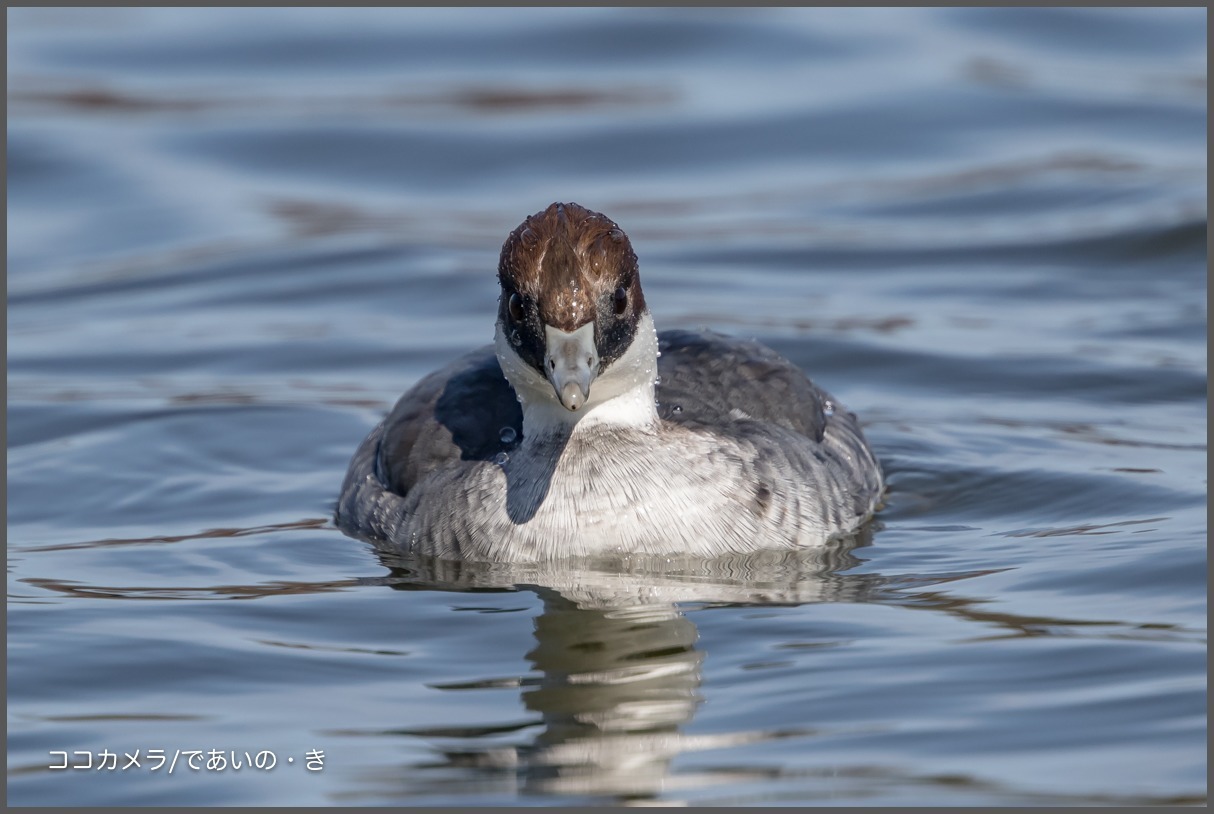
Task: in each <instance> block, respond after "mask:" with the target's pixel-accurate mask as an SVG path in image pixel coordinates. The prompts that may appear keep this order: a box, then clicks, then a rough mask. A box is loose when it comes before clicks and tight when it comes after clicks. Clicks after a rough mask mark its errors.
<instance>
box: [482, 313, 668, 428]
mask: <svg viewBox="0 0 1214 814" xmlns="http://www.w3.org/2000/svg"><path fill="white" fill-rule="evenodd" d="M494 347H495V349H496V351H497V359H498V362H499V363H500V364H501V366H502V371H503V372H504V373H505V374H506V378H507V379H509V380H510V384H511V385H513V386H514V390H515V392H516V393H517V394H518V396H519V401H520V403H521V404H522V406H523V439H524V443H526V442H527V439H540V438H543V437H546V436H551V435H554V434H569V433H572V432H582V431H584V430H586V429H589V428H591V427H603V426H614V427H620V428H624V427H629V428H633V429H640V430H652V429H653V428H654V427H655V426H656V425H657V420H658V413H657V406H656V405H655V403H654V387H655V379H656V377H657V366H658V334H657V330H656V329H655V328H654V326H653V317H652V316H651V315H650V313H649V311H648V310H646V311H645V312H644V313H642V314H641V316H640V319H638V321H637V330H636V335H635V336H634V337H633V340H632V344H631V345H629V346H628V350H627V352H625V353H624V355H623V356H621V357H620V358H618V359H616V360H615V361H614V362H613V363H612V364H611V365H610V366H609V367H607V368H605V369H603V370H601V371H600V372H599V374H598V376H597V377H596V378H595V379H594V381H593V382H592V383H591V385H590V397H589V398H588V399H587V400H586V403H585V405H584V406H583V407H581V408H580V409H578V410H576V411H574V410H568V409H566V408H565V406H564V405H562V404H561V402H560V399H558V398H557V394H556V391H555V390H554V389H553V386H552V382H550V381H549V380H548V379H547V378H546V377H544V375H543V374H541V373H540V372H539V371H537V370H535V369H534V368H533V367H531V366H530V365H529V364H527V363H526V362H524V361H523V360H522V359H521V358H520V357H519V355H518V353H516V352H515V350H514V348H513V347H511V345H510V343H509V342H508V341H507V340H506V335H505V332H504V331H503V330H502V325H501V322H500V321H499V322H498V325H497V331H496V333H495V335H494Z"/></svg>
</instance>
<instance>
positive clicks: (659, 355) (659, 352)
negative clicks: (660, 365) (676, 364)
mask: <svg viewBox="0 0 1214 814" xmlns="http://www.w3.org/2000/svg"><path fill="white" fill-rule="evenodd" d="M658 358H659V359H661V358H662V352H661V351H658Z"/></svg>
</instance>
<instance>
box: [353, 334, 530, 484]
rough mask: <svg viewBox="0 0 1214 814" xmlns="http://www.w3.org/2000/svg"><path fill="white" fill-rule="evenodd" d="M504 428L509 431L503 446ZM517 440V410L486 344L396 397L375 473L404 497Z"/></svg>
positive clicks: (520, 415)
mask: <svg viewBox="0 0 1214 814" xmlns="http://www.w3.org/2000/svg"><path fill="white" fill-rule="evenodd" d="M505 429H510V430H513V431H514V437H513V439H510V440H508V441H507V442H503V440H502V430H505ZM522 436H523V411H522V408H521V407H520V406H519V403H518V399H517V398H516V397H515V393H514V388H513V387H511V386H510V383H509V382H508V381H506V377H505V375H504V374H503V373H502V369H501V366H500V365H499V364H498V361H497V356H495V355H494V353H493V348H492V346H486V347H484V348H480V349H479V350H476V351H474V352H472V353H470V354H468V355H466V356H463V357H461V358H460V359H457V360H456V361H454V362H452V363H451V364H450V365H448V366H447V367H445V368H443V369H441V370H437V371H435V372H434V373H431V374H430V375H429V376H427V377H426V378H424V379H422V380H421V381H420V382H418V383H417V385H416V386H414V387H413V388H412V389H411V390H409V391H408V392H407V393H405V394H404V395H403V396H401V398H400V400H399V401H398V402H397V403H396V406H395V407H394V408H392V412H391V413H390V414H389V415H388V418H387V419H386V420H385V422H384V435H383V439H382V440H381V442H380V447H379V453H378V455H377V456H376V468H375V471H376V474H377V475H378V476H379V479H380V480H381V481H383V483H384V485H385V486H386V487H387V488H388V490H389V491H392V492H396V493H397V494H400V495H403V494H405V493H407V492H408V491H409V489H411V488H412V487H413V485H414V484H416V483H417V482H418V481H420V480H421V479H422V478H424V477H425V476H426V475H428V474H429V473H430V472H433V471H434V470H435V469H437V468H438V467H440V466H443V465H444V464H447V463H450V462H452V461H456V460H464V461H470V460H492V459H493V457H494V456H496V455H497V454H498V453H499V452H502V451H504V450H508V449H511V448H513V447H514V446H517V445H518V442H519V441H520V440H522Z"/></svg>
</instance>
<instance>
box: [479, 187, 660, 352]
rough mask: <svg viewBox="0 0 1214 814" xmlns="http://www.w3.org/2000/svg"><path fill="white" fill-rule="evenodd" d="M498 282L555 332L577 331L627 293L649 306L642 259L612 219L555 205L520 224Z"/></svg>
mask: <svg viewBox="0 0 1214 814" xmlns="http://www.w3.org/2000/svg"><path fill="white" fill-rule="evenodd" d="M497 274H498V280H499V282H500V283H501V285H502V290H503V291H504V292H514V291H517V292H518V293H519V294H521V295H522V296H524V297H528V298H530V299H531V300H532V301H534V302H535V303H536V305H537V306H538V308H539V312H540V318H541V319H543V321H544V322H545V323H546V324H548V325H551V326H552V327H554V328H559V329H561V330H562V331H573V330H575V329H577V328H579V327H581V326H582V325H585V324H586V323H587V322H589V321H590V320H592V319H594V318H595V317H596V316H597V315H598V312H599V308H600V305H601V303H602V302H603V301H604V297H607V296H608V295H609V294H611V293H613V292H614V291H615V290H616V289H617V288H619V287H620V286H623V287H625V288H626V289H627V290H628V292H629V295H630V297H633V298H634V299H635V303H634V304H635V305H636V306H638V307H640V306H643V304H644V300H643V298H642V294H641V292H640V282H639V275H638V270H637V257H636V253H635V252H633V250H632V243H631V241H629V240H628V236H627V235H626V234H624V231H623V230H622V229H620V227H619V226H617V225H616V223H615V222H614V221H613V220H611V219H610V218H608V217H607V216H606V215H603V214H600V213H598V212H592V211H591V210H589V209H586V208H585V207H584V206H580V205H578V204H575V203H554V204H552V205H551V206H549V207H548V208H547V209H545V210H544V211H543V212H537V213H535V214H534V215H532V216H530V217H529V218H527V219H526V220H524V221H523V222H522V223H521V224H519V226H518V228H517V229H515V230H514V231H513V232H511V233H510V236H509V237H508V238H506V242H505V243H504V244H503V245H502V256H501V260H500V262H499V263H498V271H497Z"/></svg>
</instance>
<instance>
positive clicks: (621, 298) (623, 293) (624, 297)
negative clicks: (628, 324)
mask: <svg viewBox="0 0 1214 814" xmlns="http://www.w3.org/2000/svg"><path fill="white" fill-rule="evenodd" d="M627 308H628V289H626V288H624V286H620V287H619V288H617V289H616V290H615V312H616V314H617V315H618V314H622V313H624V311H625V309H627Z"/></svg>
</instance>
